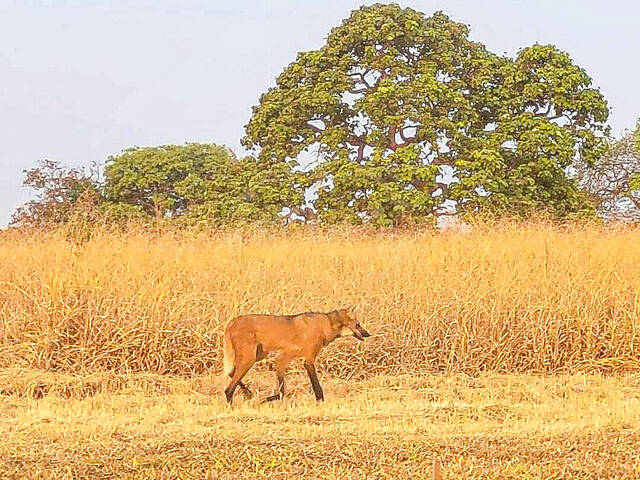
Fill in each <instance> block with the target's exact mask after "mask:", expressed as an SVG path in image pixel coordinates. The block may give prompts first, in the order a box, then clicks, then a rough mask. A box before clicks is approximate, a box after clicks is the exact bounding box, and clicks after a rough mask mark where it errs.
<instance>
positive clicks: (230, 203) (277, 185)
mask: <svg viewBox="0 0 640 480" xmlns="http://www.w3.org/2000/svg"><path fill="white" fill-rule="evenodd" d="M104 176H105V186H104V188H105V194H106V197H107V199H108V201H109V202H110V204H111V205H113V206H114V207H115V208H119V207H121V206H123V205H124V206H128V207H130V208H133V209H137V210H139V211H141V212H143V213H145V214H147V215H155V216H161V217H180V216H183V217H188V218H192V219H195V220H207V221H211V222H212V223H224V222H229V221H234V220H272V219H275V218H276V217H277V216H278V213H279V212H280V210H281V206H282V205H283V204H284V203H286V201H285V200H284V199H283V198H288V197H287V193H288V191H290V190H291V188H290V187H286V183H287V182H288V181H289V178H288V177H289V172H288V170H287V169H284V168H282V167H280V175H278V168H273V169H264V168H262V167H261V166H260V165H259V164H258V163H257V162H256V161H255V159H252V158H251V157H248V158H244V159H238V158H236V156H235V155H234V154H233V153H232V152H231V150H229V149H228V148H227V147H224V146H220V145H211V144H199V143H189V144H186V145H164V146H159V147H145V148H140V147H135V148H130V149H128V150H125V151H123V152H122V153H121V154H119V155H115V156H112V157H110V158H109V160H108V162H107V165H106V167H105V173H104ZM283 185H284V186H283Z"/></svg>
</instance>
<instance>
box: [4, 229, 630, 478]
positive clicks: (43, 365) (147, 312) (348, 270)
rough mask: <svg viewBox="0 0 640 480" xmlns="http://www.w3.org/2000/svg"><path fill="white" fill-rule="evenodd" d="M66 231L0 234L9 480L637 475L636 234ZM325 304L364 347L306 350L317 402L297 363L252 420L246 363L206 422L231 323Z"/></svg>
mask: <svg viewBox="0 0 640 480" xmlns="http://www.w3.org/2000/svg"><path fill="white" fill-rule="evenodd" d="M68 235H69V233H68V232H64V231H63V232H48V233H33V232H32V233H19V232H5V233H4V234H3V236H2V239H1V240H0V258H1V263H2V265H3V268H2V271H1V274H0V275H1V277H0V282H1V284H2V297H1V301H0V318H2V324H1V325H0V327H1V328H0V332H1V335H2V336H1V350H0V362H1V363H0V366H1V367H2V374H1V375H0V391H1V392H2V393H3V395H2V396H1V397H0V400H1V405H0V409H1V411H2V415H1V416H0V417H1V418H2V420H0V425H1V428H2V432H3V437H4V440H3V441H1V442H0V451H1V453H2V454H1V455H0V458H1V459H2V460H0V468H2V469H3V471H4V472H7V473H6V475H7V476H8V477H9V478H22V477H29V478H84V477H89V476H90V477H92V478H114V477H117V478H238V477H241V478H289V477H293V476H295V477H299V478H354V476H355V477H356V478H401V477H404V476H409V475H421V476H425V475H431V472H432V465H433V462H434V459H438V461H440V462H441V465H442V471H443V475H444V477H443V478H448V479H452V478H461V479H462V478H496V479H497V478H596V477H597V478H635V477H636V476H637V474H638V471H639V470H638V469H639V467H640V466H639V464H638V462H637V459H636V458H635V454H636V450H637V448H636V447H637V442H638V440H640V432H639V431H638V425H639V423H638V418H637V412H639V411H640V410H639V409H638V407H639V406H640V405H638V402H640V397H639V393H638V392H640V390H638V387H639V386H640V384H639V383H638V382H639V379H638V378H639V377H638V373H637V372H638V368H639V367H640V362H639V360H640V355H639V352H640V336H639V335H638V325H639V324H640V322H639V320H638V315H639V312H640V296H639V292H640V283H639V282H640V277H638V275H637V265H638V263H639V262H640V247H639V245H640V232H638V230H637V229H635V228H632V227H625V228H606V227H602V226H597V225H588V224H586V225H582V226H580V227H578V226H576V225H573V226H565V227H560V226H557V225H553V224H551V223H538V224H533V223H528V224H520V223H502V224H493V225H487V224H485V225H484V227H483V226H481V225H477V226H475V228H474V230H473V232H471V233H450V234H441V233H438V232H435V231H431V230H428V229H425V230H422V231H419V230H415V229H414V230H411V231H405V232H395V233H393V234H389V233H388V232H386V233H381V232H379V231H375V230H372V231H368V232H367V231H363V230H362V229H361V227H358V229H354V228H353V227H351V228H343V229H340V230H336V229H334V230H331V229H324V228H321V227H319V226H318V227H315V228H314V229H294V230H286V231H281V230H272V231H271V232H266V231H264V230H262V229H260V230H256V231H250V230H246V231H241V230H237V229H232V230H230V231H227V232H224V231H209V232H206V231H205V232H195V231H194V230H181V229H177V230H176V229H174V228H173V227H167V230H166V231H162V230H158V229H156V230H139V231H129V232H127V233H124V234H122V233H108V232H94V235H93V236H92V238H91V239H90V240H88V241H86V242H85V243H74V242H70V241H68V240H67V237H68ZM341 305H354V306H356V307H357V309H358V311H359V317H360V319H361V322H362V324H363V325H364V326H366V328H367V329H368V330H369V331H370V332H371V333H372V337H370V338H368V339H367V340H366V341H365V342H363V343H358V342H357V341H356V340H355V339H349V338H346V339H343V340H339V341H337V342H334V344H332V345H331V346H330V348H328V349H327V351H326V352H324V353H323V354H322V357H321V361H320V366H319V371H320V376H321V380H322V382H323V385H324V387H325V395H326V402H325V403H324V404H323V405H316V404H315V402H314V400H313V395H312V394H311V390H310V386H309V385H308V380H307V378H306V376H305V375H304V373H303V371H302V369H301V368H300V367H301V366H300V365H294V366H293V367H292V370H293V371H292V373H291V375H289V376H288V382H289V383H288V392H289V393H288V395H287V398H285V400H284V401H283V402H282V404H279V405H275V406H274V405H262V404H260V400H261V399H262V398H264V397H265V396H266V395H269V394H271V393H272V392H273V390H274V388H275V380H274V375H273V372H270V371H269V362H267V363H263V364H260V365H258V366H257V367H256V368H255V369H254V370H253V371H252V372H250V374H249V376H248V378H247V381H248V383H249V385H250V386H251V387H252V388H254V389H256V390H257V395H256V397H255V398H254V399H251V400H243V399H242V396H239V397H238V399H237V401H236V406H235V407H234V409H233V410H228V409H227V408H226V407H225V401H224V398H223V395H222V389H223V388H224V387H223V386H224V384H225V380H224V379H222V378H221V376H220V371H221V361H220V360H221V359H220V356H221V333H222V329H223V326H224V324H225V323H226V321H227V320H228V319H229V318H230V317H231V316H233V315H236V314H238V313H244V312H296V311H301V310H309V309H311V310H321V311H326V310H331V309H333V308H336V307H337V306H341ZM549 374H552V375H549ZM65 475H66V477H65ZM527 476H528V477H527Z"/></svg>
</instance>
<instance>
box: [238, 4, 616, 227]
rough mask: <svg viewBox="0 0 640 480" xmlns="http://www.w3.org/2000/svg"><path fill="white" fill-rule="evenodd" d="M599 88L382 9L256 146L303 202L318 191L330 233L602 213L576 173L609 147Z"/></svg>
mask: <svg viewBox="0 0 640 480" xmlns="http://www.w3.org/2000/svg"><path fill="white" fill-rule="evenodd" d="M591 83H592V82H591V79H590V78H589V76H588V75H587V74H586V72H585V71H584V70H583V69H581V68H580V67H578V66H577V65H575V64H574V63H573V62H572V60H571V58H570V57H569V55H567V54H566V53H564V52H561V51H559V50H558V49H556V48H555V47H553V46H543V45H533V46H530V47H527V48H524V49H523V50H521V51H520V52H519V54H518V55H517V57H516V58H513V59H512V58H508V57H503V56H498V55H495V54H493V53H491V52H489V51H488V50H487V49H486V47H485V46H484V45H482V44H480V43H478V42H473V41H471V40H470V39H469V31H468V28H467V26H466V25H463V24H460V23H456V22H453V21H451V20H450V19H449V18H448V17H447V16H446V15H445V14H443V13H441V12H438V13H435V14H434V15H432V16H430V17H427V16H425V15H423V14H422V13H420V12H417V11H415V10H412V9H410V8H401V7H399V6H398V5H395V4H392V5H380V4H376V5H373V6H368V7H362V8H360V9H358V10H355V11H354V12H353V13H352V14H351V16H350V17H349V18H348V19H346V20H345V21H344V22H343V23H342V24H341V25H339V26H337V27H335V28H333V29H332V30H331V32H330V34H329V36H328V38H327V42H326V44H325V45H324V46H323V47H322V48H320V49H318V50H314V51H309V52H303V53H300V54H299V55H298V57H297V59H296V60H295V61H294V62H292V63H291V64H290V65H288V66H287V67H286V68H285V70H284V71H283V72H282V73H281V74H280V76H279V77H278V78H277V81H276V85H275V86H274V87H273V88H271V89H269V90H268V91H267V92H266V93H265V94H263V95H262V96H261V98H260V101H259V104H258V105H257V106H256V107H254V109H253V114H252V117H251V119H250V121H249V123H248V125H247V126H246V136H245V138H244V140H243V143H244V145H245V146H247V147H249V148H252V149H254V151H255V153H256V155H257V158H258V160H259V162H260V163H261V165H263V168H265V169H270V168H274V167H275V166H284V167H286V168H288V169H289V170H290V171H291V172H292V175H294V176H295V178H296V181H295V182H294V183H293V184H292V187H293V188H294V190H295V193H296V195H297V198H298V199H300V198H301V197H302V194H303V192H304V190H305V189H307V188H309V187H312V186H313V187H314V188H315V189H316V190H317V195H318V198H317V200H316V201H315V203H314V205H315V207H316V208H317V210H318V214H319V216H320V217H321V218H322V219H324V220H329V221H338V220H350V221H353V222H359V221H362V220H371V221H374V222H376V223H378V224H380V225H391V224H397V223H401V222H403V221H405V220H407V219H416V218H424V217H426V216H428V215H431V214H438V213H439V212H442V211H443V210H444V207H446V206H447V205H448V204H449V205H452V204H456V205H457V209H458V211H465V210H477V209H479V208H494V209H508V210H509V211H510V212H517V211H526V210H528V209H532V208H540V207H543V208H545V209H548V210H551V211H552V212H553V213H556V214H558V215H565V214H567V213H571V212H576V211H580V210H581V209H583V208H588V202H587V201H586V196H585V195H583V194H582V193H581V191H580V190H579V188H578V185H577V183H576V182H575V181H574V180H572V179H570V178H569V177H568V176H567V174H566V169H567V167H568V166H569V165H570V164H572V163H573V162H575V161H580V162H586V163H590V162H593V161H594V160H595V159H596V158H598V157H599V156H600V155H601V154H602V152H603V151H604V148H605V146H606V141H605V140H606V139H605V137H606V134H607V128H606V126H605V122H606V120H607V117H608V107H607V103H606V101H605V99H604V98H603V96H602V95H601V94H600V92H599V91H598V90H597V89H595V88H593V87H592V85H591ZM286 200H289V201H291V200H293V197H292V198H287V199H286Z"/></svg>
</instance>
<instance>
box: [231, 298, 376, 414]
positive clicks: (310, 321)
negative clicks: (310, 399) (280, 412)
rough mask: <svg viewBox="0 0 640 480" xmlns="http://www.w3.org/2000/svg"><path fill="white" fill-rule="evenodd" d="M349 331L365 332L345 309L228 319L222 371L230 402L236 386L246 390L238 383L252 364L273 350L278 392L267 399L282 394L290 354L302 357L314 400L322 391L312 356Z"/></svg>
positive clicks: (361, 334)
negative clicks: (223, 368)
mask: <svg viewBox="0 0 640 480" xmlns="http://www.w3.org/2000/svg"><path fill="white" fill-rule="evenodd" d="M345 332H350V333H351V334H352V335H353V336H355V337H356V338H358V339H359V340H363V339H364V338H365V337H368V336H369V333H368V332H367V331H366V330H365V329H363V328H362V327H361V326H360V324H359V323H358V321H357V320H356V319H355V318H354V317H353V315H352V314H350V312H349V311H348V310H346V309H342V310H334V311H332V312H328V313H315V312H308V313H301V314H298V315H242V316H240V317H236V318H234V319H233V320H231V321H230V322H229V324H228V325H227V328H226V330H225V335H224V341H225V344H224V365H225V374H226V375H227V376H229V377H230V382H229V386H228V387H227V389H226V390H225V395H226V398H227V401H228V402H229V403H231V401H232V399H233V393H234V391H235V389H236V387H238V386H239V387H240V388H242V390H244V391H245V393H247V394H250V392H249V389H248V388H247V387H246V386H245V385H244V384H243V383H242V378H243V377H244V376H245V375H246V374H247V372H248V371H249V369H251V367H252V366H253V364H254V363H255V362H256V361H258V360H262V359H263V358H265V357H266V356H267V355H268V354H270V353H277V354H278V356H277V358H276V364H275V366H276V374H277V376H278V393H277V394H276V395H272V396H270V397H268V398H267V401H271V400H277V399H281V398H282V396H283V395H284V373H285V370H286V368H287V366H288V365H289V363H290V362H291V360H293V359H294V358H303V359H304V366H305V369H306V370H307V373H308V375H309V379H310V380H311V385H312V386H313V390H314V393H315V396H316V400H318V401H320V400H323V399H324V394H323V392H322V388H321V387H320V383H319V382H318V378H317V375H316V371H315V364H314V362H315V359H316V357H317V355H318V353H319V352H320V350H321V349H322V348H323V347H325V346H326V345H328V344H329V343H331V342H332V341H333V340H335V339H336V338H338V337H339V336H341V335H342V334H344V333H345Z"/></svg>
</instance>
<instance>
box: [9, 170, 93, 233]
mask: <svg viewBox="0 0 640 480" xmlns="http://www.w3.org/2000/svg"><path fill="white" fill-rule="evenodd" d="M95 177H96V175H92V173H91V172H86V171H83V170H81V169H77V168H69V167H65V166H63V165H62V164H61V163H60V162H58V161H55V160H43V161H41V162H40V163H39V165H38V166H36V167H34V168H31V169H29V170H27V171H25V179H24V185H25V186H27V187H30V188H32V189H33V190H35V192H36V198H35V199H33V200H31V201H29V202H27V203H26V204H25V205H23V206H21V207H19V208H18V209H17V210H16V212H15V213H14V214H13V215H12V217H11V221H10V224H11V225H12V226H18V227H19V226H47V225H58V224H65V223H67V222H69V221H70V220H71V218H72V216H73V215H74V213H77V211H78V207H79V206H80V208H81V209H82V210H84V211H85V213H86V211H87V210H88V209H93V208H94V207H95V206H96V205H99V204H101V203H102V195H101V192H100V185H99V183H98V181H97V178H95Z"/></svg>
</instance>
